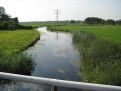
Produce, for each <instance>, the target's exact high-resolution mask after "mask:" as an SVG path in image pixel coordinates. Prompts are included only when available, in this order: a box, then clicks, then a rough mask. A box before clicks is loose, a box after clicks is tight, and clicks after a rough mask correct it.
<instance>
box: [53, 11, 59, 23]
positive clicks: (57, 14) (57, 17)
mask: <svg viewBox="0 0 121 91" xmlns="http://www.w3.org/2000/svg"><path fill="white" fill-rule="evenodd" d="M54 11H55V14H56V21H57V22H58V20H59V14H60V10H59V9H56V10H54Z"/></svg>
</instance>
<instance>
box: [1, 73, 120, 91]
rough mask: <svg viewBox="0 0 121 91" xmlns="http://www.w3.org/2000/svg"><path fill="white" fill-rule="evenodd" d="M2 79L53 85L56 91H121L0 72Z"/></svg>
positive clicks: (106, 86)
mask: <svg viewBox="0 0 121 91" xmlns="http://www.w3.org/2000/svg"><path fill="white" fill-rule="evenodd" d="M0 78H2V79H8V80H13V81H21V82H29V83H35V84H43V85H51V86H54V91H57V87H66V88H76V89H87V90H96V91H121V87H120V86H111V85H103V84H93V83H85V82H75V81H66V80H58V79H51V78H43V77H34V76H25V75H18V74H11V73H4V72H0Z"/></svg>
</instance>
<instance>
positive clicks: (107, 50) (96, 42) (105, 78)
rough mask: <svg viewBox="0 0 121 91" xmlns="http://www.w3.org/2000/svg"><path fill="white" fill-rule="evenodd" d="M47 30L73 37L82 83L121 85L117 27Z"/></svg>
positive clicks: (119, 30)
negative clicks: (63, 32) (67, 33)
mask: <svg viewBox="0 0 121 91" xmlns="http://www.w3.org/2000/svg"><path fill="white" fill-rule="evenodd" d="M49 29H50V30H51V31H66V32H72V33H73V42H74V44H75V45H76V46H77V48H78V49H79V51H80V55H81V56H82V59H81V60H80V61H81V64H80V67H81V71H82V74H80V76H83V79H84V81H86V82H90V83H100V84H110V85H121V36H120V35H121V26H117V25H116V26H111V25H104V26H102V25H97V26H96V25H95V26H89V25H71V26H70V25H65V26H53V27H49Z"/></svg>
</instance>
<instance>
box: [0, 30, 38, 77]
mask: <svg viewBox="0 0 121 91" xmlns="http://www.w3.org/2000/svg"><path fill="white" fill-rule="evenodd" d="M39 36H40V35H39V33H38V31H35V30H16V31H0V71H4V72H10V73H18V74H25V75H30V74H31V71H32V69H33V62H32V60H31V57H28V56H27V55H26V54H22V53H21V52H22V50H24V49H26V48H27V47H28V46H30V45H31V44H32V43H34V42H35V41H36V40H37V39H38V38H39Z"/></svg>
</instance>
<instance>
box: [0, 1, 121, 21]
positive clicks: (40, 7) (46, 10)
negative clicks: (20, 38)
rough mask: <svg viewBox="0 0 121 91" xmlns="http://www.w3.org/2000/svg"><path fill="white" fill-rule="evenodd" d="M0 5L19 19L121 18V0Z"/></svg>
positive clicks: (4, 3)
mask: <svg viewBox="0 0 121 91" xmlns="http://www.w3.org/2000/svg"><path fill="white" fill-rule="evenodd" d="M0 6H3V7H4V8H5V9H6V13H7V14H10V15H11V16H12V17H18V18H19V21H21V22H22V21H54V20H56V14H55V11H54V10H56V9H59V10H60V11H61V12H60V14H59V20H84V19H85V18H86V17H100V18H103V19H114V20H116V19H121V0H0Z"/></svg>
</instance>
